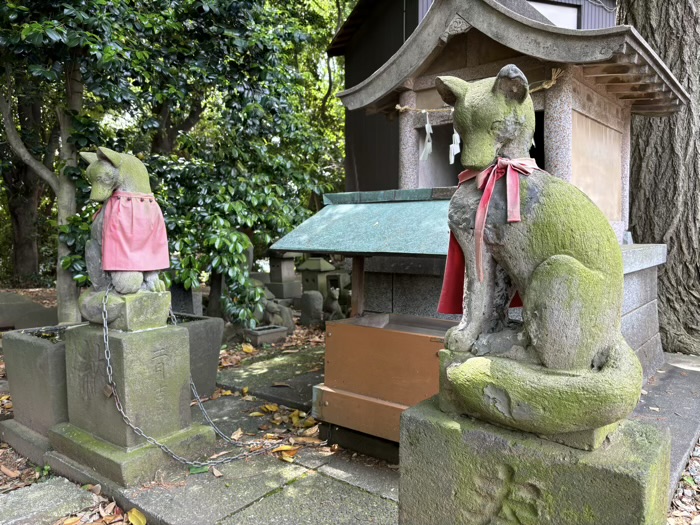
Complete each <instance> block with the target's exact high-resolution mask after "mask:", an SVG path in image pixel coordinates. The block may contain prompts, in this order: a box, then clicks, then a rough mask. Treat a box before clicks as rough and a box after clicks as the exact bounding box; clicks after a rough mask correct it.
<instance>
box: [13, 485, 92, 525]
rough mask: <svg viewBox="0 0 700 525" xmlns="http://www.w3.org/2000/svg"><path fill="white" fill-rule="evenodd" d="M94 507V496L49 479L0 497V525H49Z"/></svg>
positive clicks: (75, 487) (74, 486)
mask: <svg viewBox="0 0 700 525" xmlns="http://www.w3.org/2000/svg"><path fill="white" fill-rule="evenodd" d="M93 503H94V496H93V494H91V493H90V492H87V491H85V490H83V489H81V488H80V487H78V486H77V485H74V484H73V483H71V482H70V481H68V480H67V479H65V478H59V477H56V478H51V479H50V480H48V481H45V482H43V483H35V484H34V485H31V486H30V487H24V488H21V489H18V490H15V491H13V492H10V493H9V494H3V495H1V496H0V525H51V524H53V523H54V522H55V521H56V520H58V519H59V518H62V517H63V516H67V515H68V514H71V513H73V512H78V511H79V510H82V509H84V508H86V507H90V506H91V505H93Z"/></svg>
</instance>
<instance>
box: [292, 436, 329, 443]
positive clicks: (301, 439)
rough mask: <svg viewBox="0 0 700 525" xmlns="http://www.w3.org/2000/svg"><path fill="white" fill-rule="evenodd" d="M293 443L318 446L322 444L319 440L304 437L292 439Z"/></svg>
mask: <svg viewBox="0 0 700 525" xmlns="http://www.w3.org/2000/svg"><path fill="white" fill-rule="evenodd" d="M290 441H291V440H290ZM294 441H295V442H296V443H303V444H305V445H320V444H321V443H324V441H323V440H321V439H318V438H315V437H305V436H299V437H296V438H294Z"/></svg>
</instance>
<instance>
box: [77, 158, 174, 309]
mask: <svg viewBox="0 0 700 525" xmlns="http://www.w3.org/2000/svg"><path fill="white" fill-rule="evenodd" d="M80 155H81V157H82V158H83V159H85V160H86V161H87V162H88V163H89V166H88V168H87V171H86V178H87V180H88V182H90V185H91V192H90V199H91V200H94V201H97V202H104V203H105V204H104V206H103V207H102V209H101V210H100V211H99V212H98V213H97V214H96V215H95V217H94V219H93V223H92V227H91V231H90V240H89V241H87V243H86V245H85V261H86V265H87V270H88V275H89V276H90V280H91V282H92V290H91V292H89V293H85V294H83V296H81V300H80V309H81V313H82V314H83V316H84V317H85V318H86V319H88V320H90V321H92V322H100V321H101V315H102V313H101V297H102V295H104V293H105V292H107V291H108V290H109V291H112V290H113V292H112V294H113V295H114V296H115V297H119V296H125V295H130V294H135V293H138V292H164V291H165V283H164V282H163V281H162V280H161V279H160V278H159V277H158V271H159V270H163V269H167V268H169V266H170V256H169V252H168V241H167V236H166V230H165V222H164V220H163V214H162V212H161V210H160V207H159V206H158V203H157V202H156V201H155V199H154V197H153V194H152V193H151V186H150V183H149V179H148V172H147V171H146V167H145V166H144V165H143V163H142V162H141V161H140V160H139V159H138V158H136V157H135V156H133V155H128V154H125V153H118V152H116V151H112V150H110V149H107V148H98V149H97V153H89V152H82V153H80Z"/></svg>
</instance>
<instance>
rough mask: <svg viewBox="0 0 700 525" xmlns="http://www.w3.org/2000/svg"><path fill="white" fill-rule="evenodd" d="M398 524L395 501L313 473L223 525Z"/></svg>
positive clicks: (222, 522)
mask: <svg viewBox="0 0 700 525" xmlns="http://www.w3.org/2000/svg"><path fill="white" fill-rule="evenodd" d="M397 521H398V507H397V505H396V503H395V502H393V501H390V500H387V499H384V498H381V497H379V496H376V495H374V494H370V493H369V492H365V491H363V490H362V489H359V488H357V487H353V486H352V485H348V484H347V483H343V482H342V481H337V480H335V479H332V478H329V477H327V476H324V475H323V474H318V473H316V472H313V471H312V472H309V474H308V475H307V476H305V477H304V478H303V479H300V480H298V481H295V482H294V483H290V484H288V485H286V486H285V487H284V488H283V489H282V490H281V491H279V492H277V493H275V494H272V495H270V496H267V497H266V498H264V499H262V500H260V501H258V502H256V503H255V504H253V505H251V506H250V507H248V508H246V509H244V510H242V511H240V512H237V513H236V514H234V515H233V516H230V517H229V518H227V519H225V520H223V521H221V522H220V523H219V525H261V524H262V523H265V524H274V525H320V524H328V525H330V524H333V525H358V524H378V525H395V524H396V523H397Z"/></svg>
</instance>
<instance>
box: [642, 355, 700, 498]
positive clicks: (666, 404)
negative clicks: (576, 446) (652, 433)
mask: <svg viewBox="0 0 700 525" xmlns="http://www.w3.org/2000/svg"><path fill="white" fill-rule="evenodd" d="M664 355H665V357H666V363H665V364H664V365H663V366H662V367H661V368H660V369H658V371H657V372H656V374H654V375H653V376H652V377H650V378H649V380H648V382H647V384H646V385H645V386H644V390H645V392H646V394H642V399H641V400H640V402H639V405H637V408H636V409H635V411H634V414H633V415H632V416H631V417H630V419H636V420H638V421H643V422H645V423H649V424H652V425H655V426H657V427H660V428H663V427H669V428H670V430H671V480H670V485H669V487H670V488H669V494H673V493H674V492H675V490H676V486H677V485H678V480H679V479H680V477H681V475H682V474H683V470H684V469H685V467H686V465H687V464H688V457H689V456H690V453H691V452H692V451H693V448H694V447H695V444H696V443H697V441H698V437H700V357H698V356H688V355H683V354H668V353H667V354H664Z"/></svg>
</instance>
